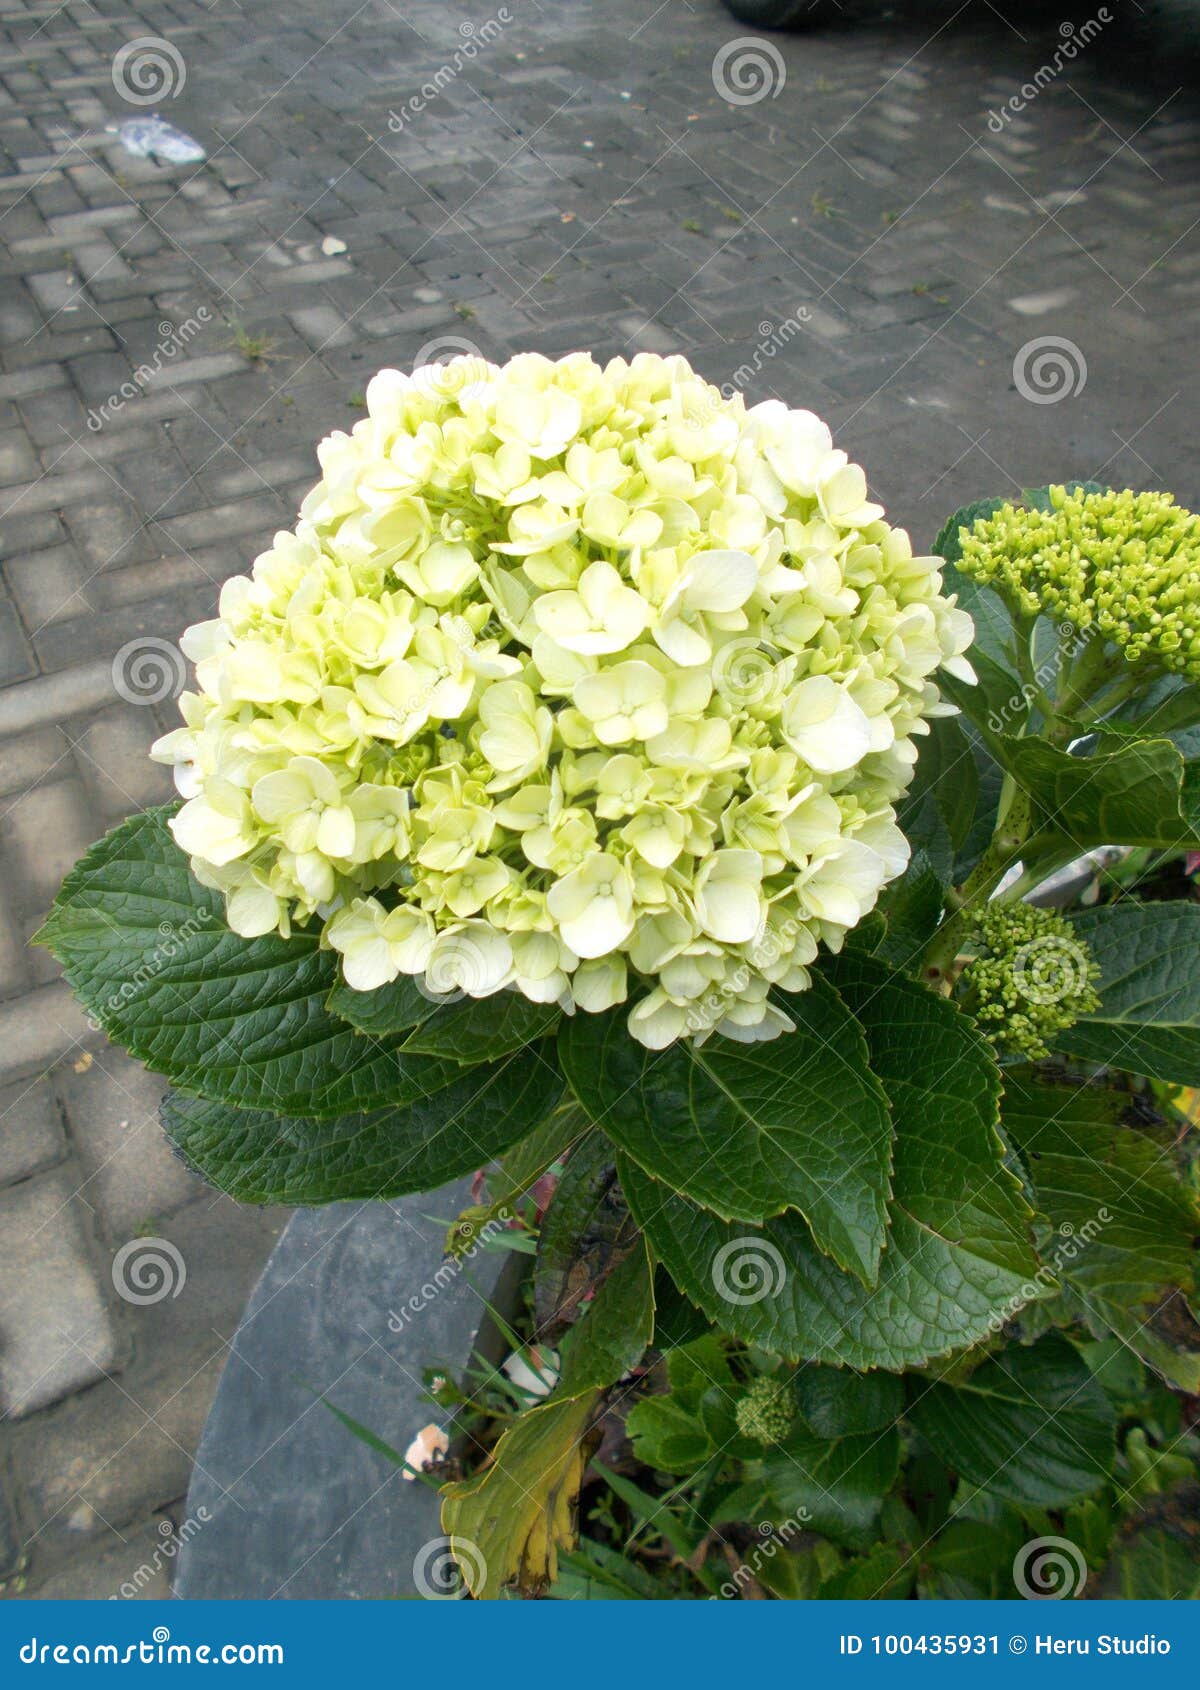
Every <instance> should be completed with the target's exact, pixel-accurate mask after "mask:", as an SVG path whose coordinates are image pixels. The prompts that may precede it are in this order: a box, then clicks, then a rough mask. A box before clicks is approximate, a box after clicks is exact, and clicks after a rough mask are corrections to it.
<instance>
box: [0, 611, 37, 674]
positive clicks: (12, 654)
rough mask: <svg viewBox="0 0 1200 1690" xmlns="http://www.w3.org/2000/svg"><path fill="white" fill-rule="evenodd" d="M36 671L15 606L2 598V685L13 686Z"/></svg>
mask: <svg viewBox="0 0 1200 1690" xmlns="http://www.w3.org/2000/svg"><path fill="white" fill-rule="evenodd" d="M35 672H36V665H35V664H34V662H33V657H32V653H31V652H30V649H29V644H28V641H27V640H26V638H25V634H24V632H23V631H22V628H21V625H20V622H19V621H18V619H17V615H16V612H15V610H14V609H13V606H12V605H11V604H9V603H7V602H5V601H4V600H3V599H0V686H11V685H12V683H13V682H14V681H23V680H25V679H26V678H27V677H28V676H30V675H32V674H34V673H35Z"/></svg>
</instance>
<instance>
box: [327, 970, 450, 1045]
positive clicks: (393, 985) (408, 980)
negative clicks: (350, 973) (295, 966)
mask: <svg viewBox="0 0 1200 1690" xmlns="http://www.w3.org/2000/svg"><path fill="white" fill-rule="evenodd" d="M327 1007H328V1008H329V1009H331V1010H332V1011H333V1013H334V1014H335V1015H336V1016H338V1017H339V1018H340V1019H341V1020H343V1021H348V1022H349V1023H350V1025H351V1026H352V1027H357V1029H358V1031H359V1032H360V1033H370V1034H372V1035H373V1036H374V1037H375V1038H386V1037H387V1036H388V1034H390V1033H403V1032H405V1031H407V1030H408V1029H410V1028H413V1027H416V1026H418V1025H419V1024H420V1023H421V1022H422V1021H428V1019H429V1017H430V1016H431V1015H432V1014H433V1012H434V1009H435V1008H436V1005H435V1004H434V1003H433V1002H432V1001H431V999H430V998H429V997H428V996H427V995H426V994H425V993H424V992H422V991H420V990H419V988H418V986H417V982H416V980H415V979H414V977H413V976H412V975H410V974H400V975H397V977H396V979H395V980H392V981H391V982H390V983H389V984H388V985H386V986H379V987H378V988H377V989H376V990H375V991H373V992H356V991H354V990H353V989H352V988H351V987H349V986H347V984H346V982H345V981H344V980H338V982H337V984H336V985H335V986H334V988H333V990H332V991H331V992H330V994H329V999H328V1004H327Z"/></svg>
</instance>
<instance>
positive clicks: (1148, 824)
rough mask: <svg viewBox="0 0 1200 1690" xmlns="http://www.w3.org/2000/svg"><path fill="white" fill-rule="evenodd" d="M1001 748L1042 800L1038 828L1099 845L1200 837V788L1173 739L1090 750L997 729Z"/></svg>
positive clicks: (1177, 843)
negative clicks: (1080, 752) (1194, 786)
mask: <svg viewBox="0 0 1200 1690" xmlns="http://www.w3.org/2000/svg"><path fill="white" fill-rule="evenodd" d="M993 744H994V745H995V747H996V750H997V754H998V755H999V756H1000V758H1001V760H1002V761H1003V763H1004V764H1005V766H1006V768H1007V769H1008V770H1009V772H1010V773H1011V774H1012V776H1013V778H1014V779H1015V780H1016V781H1017V782H1018V783H1019V784H1020V785H1021V786H1023V787H1024V788H1025V790H1026V791H1027V792H1028V793H1029V795H1030V797H1031V798H1032V799H1033V802H1034V810H1035V818H1034V819H1035V828H1036V831H1038V832H1040V833H1047V834H1052V835H1053V834H1063V835H1065V836H1066V837H1067V838H1068V839H1069V840H1072V841H1073V842H1074V843H1075V844H1076V845H1078V847H1079V849H1080V850H1081V851H1085V850H1090V849H1092V848H1093V847H1094V846H1097V845H1149V846H1153V847H1156V848H1160V849H1165V850H1183V849H1185V848H1189V849H1190V848H1192V847H1193V846H1194V845H1195V844H1196V843H1197V842H1198V840H1197V832H1198V828H1197V823H1198V820H1200V817H1198V815H1197V808H1198V804H1197V796H1196V794H1195V793H1194V792H1193V791H1192V790H1191V787H1190V784H1189V782H1188V781H1186V780H1185V775H1186V773H1187V769H1186V766H1185V763H1184V759H1183V758H1182V757H1181V756H1180V754H1179V751H1178V750H1177V748H1176V747H1175V746H1174V745H1172V744H1171V742H1170V740H1168V739H1144V740H1133V741H1125V742H1121V741H1118V740H1117V739H1116V738H1115V736H1113V735H1106V736H1104V738H1103V739H1101V740H1100V741H1099V742H1098V744H1097V748H1096V749H1095V750H1094V751H1092V752H1091V753H1090V754H1089V755H1088V756H1086V757H1085V756H1072V755H1071V753H1070V752H1068V751H1064V750H1062V749H1060V748H1059V747H1058V746H1056V745H1051V744H1050V742H1049V741H1048V740H1045V739H1038V738H1027V739H1018V738H1015V737H1014V736H1013V735H1011V734H997V735H996V736H995V738H994V740H993Z"/></svg>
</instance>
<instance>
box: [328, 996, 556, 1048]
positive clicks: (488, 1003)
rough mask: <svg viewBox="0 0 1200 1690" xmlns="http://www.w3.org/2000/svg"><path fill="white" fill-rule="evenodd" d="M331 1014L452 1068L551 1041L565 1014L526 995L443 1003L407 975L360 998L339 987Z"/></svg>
mask: <svg viewBox="0 0 1200 1690" xmlns="http://www.w3.org/2000/svg"><path fill="white" fill-rule="evenodd" d="M327 1008H329V1009H330V1010H332V1012H333V1013H334V1015H337V1016H339V1017H340V1018H341V1019H342V1020H343V1021H348V1022H349V1023H350V1025H351V1026H352V1027H357V1028H358V1030H359V1032H360V1033H372V1034H374V1035H376V1036H377V1037H378V1036H386V1035H388V1034H391V1033H405V1032H406V1033H407V1037H406V1038H405V1039H404V1040H403V1041H402V1048H403V1049H404V1050H405V1051H407V1052H416V1053H417V1054H419V1055H422V1056H440V1057H443V1058H446V1059H448V1060H449V1061H452V1062H460V1063H468V1064H469V1063H474V1062H493V1061H495V1060H496V1058H497V1057H500V1056H509V1055H511V1053H512V1052H513V1051H516V1050H520V1049H521V1048H522V1047H523V1046H524V1045H527V1044H532V1043H533V1042H534V1040H535V1039H541V1038H544V1037H545V1036H546V1034H547V1033H549V1032H550V1031H551V1030H552V1029H553V1028H554V1027H555V1026H556V1025H557V1023H558V1021H559V1018H560V1016H561V1014H562V1011H561V1010H560V1009H559V1007H558V1005H557V1004H555V1003H531V1002H530V1001H529V999H528V998H527V997H523V996H522V994H521V993H520V992H508V991H505V992H494V993H493V994H492V996H491V997H488V998H470V997H461V998H455V999H454V1000H453V1001H452V1002H449V1003H445V1002H443V1003H439V1002H437V1001H436V999H433V998H430V997H429V996H428V995H427V994H426V993H425V992H423V991H422V990H421V989H420V987H419V986H418V985H417V983H416V980H415V979H414V978H412V977H410V976H408V975H404V974H401V975H400V976H399V977H398V978H397V979H395V980H393V981H392V982H391V984H390V985H387V986H380V987H379V988H378V990H376V991H374V992H355V991H352V990H351V988H350V987H349V986H347V985H346V984H345V983H344V982H339V983H338V984H337V985H336V986H335V987H334V988H333V991H332V992H330V994H329V999H328V1003H327Z"/></svg>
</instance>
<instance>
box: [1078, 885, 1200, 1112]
mask: <svg viewBox="0 0 1200 1690" xmlns="http://www.w3.org/2000/svg"><path fill="white" fill-rule="evenodd" d="M1073 925H1074V928H1075V932H1076V933H1077V934H1078V936H1079V937H1080V939H1082V940H1083V941H1084V942H1085V943H1086V944H1087V946H1088V948H1089V949H1090V951H1091V953H1092V956H1093V957H1094V958H1095V960H1096V962H1097V963H1098V964H1099V966H1100V976H1101V977H1100V981H1099V987H1098V989H1099V992H1100V1007H1099V1009H1097V1010H1094V1011H1093V1012H1092V1013H1091V1014H1090V1015H1085V1016H1084V1017H1083V1018H1082V1019H1081V1020H1079V1021H1077V1022H1076V1023H1075V1025H1074V1026H1073V1027H1069V1028H1068V1029H1067V1030H1066V1031H1065V1032H1064V1033H1062V1034H1060V1035H1059V1038H1058V1048H1059V1050H1064V1051H1067V1052H1069V1053H1070V1054H1071V1055H1072V1056H1082V1057H1085V1058H1086V1059H1087V1060H1088V1061H1089V1062H1101V1063H1105V1064H1107V1065H1108V1066H1110V1067H1113V1068H1124V1069H1127V1070H1129V1071H1130V1072H1132V1073H1134V1074H1148V1075H1149V1076H1150V1077H1151V1078H1152V1079H1155V1080H1174V1081H1178V1082H1180V1083H1182V1084H1185V1085H1191V1086H1198V1085H1200V904H1187V903H1162V904H1139V903H1136V902H1134V901H1133V900H1132V899H1126V900H1125V901H1124V902H1123V903H1119V904H1111V905H1109V906H1107V907H1106V908H1103V909H1093V910H1085V911H1083V912H1082V913H1081V914H1079V915H1077V916H1076V917H1075V918H1074V923H1073Z"/></svg>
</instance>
